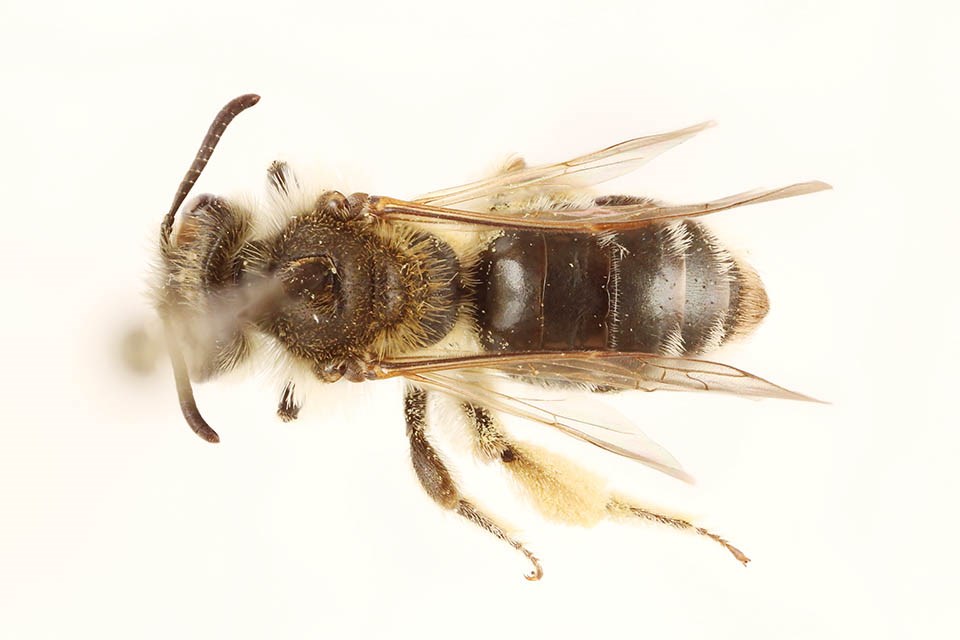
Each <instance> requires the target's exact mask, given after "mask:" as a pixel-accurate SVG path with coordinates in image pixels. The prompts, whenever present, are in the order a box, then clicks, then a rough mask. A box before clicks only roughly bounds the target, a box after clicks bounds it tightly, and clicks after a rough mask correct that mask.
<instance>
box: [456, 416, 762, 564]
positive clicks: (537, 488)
mask: <svg viewBox="0 0 960 640" xmlns="http://www.w3.org/2000/svg"><path fill="white" fill-rule="evenodd" d="M461 408H462V409H463V411H464V413H465V414H466V416H467V418H468V420H470V422H471V423H472V425H473V430H472V431H473V435H474V443H473V444H474V454H475V455H476V456H477V457H478V458H480V459H481V460H483V461H485V462H492V461H494V460H500V461H501V462H502V463H503V466H504V468H505V469H506V470H507V472H509V473H510V474H511V475H512V476H513V478H514V480H516V481H517V484H518V485H519V486H520V487H521V488H522V489H523V490H524V492H525V493H526V495H527V497H528V498H530V501H531V502H532V503H533V506H534V507H536V509H537V511H539V512H540V514H541V515H542V516H543V517H545V518H548V519H550V520H555V521H558V522H563V523H566V524H576V525H581V526H585V527H589V526H593V525H595V524H596V523H598V522H599V521H600V520H602V519H604V518H607V517H613V518H641V519H643V520H648V521H652V522H657V523H659V524H665V525H667V526H670V527H673V528H675V529H682V530H686V531H690V532H692V533H696V534H699V535H702V536H706V537H707V538H710V539H711V540H713V541H715V542H717V543H718V544H720V545H721V546H723V548H724V549H726V550H727V551H729V552H730V553H731V554H733V557H734V558H736V559H737V560H739V561H740V562H742V563H743V564H747V563H748V562H750V559H749V558H748V557H747V556H746V555H744V554H743V552H741V551H740V550H739V549H737V548H736V547H735V546H733V545H732V544H730V543H729V542H727V541H726V540H725V539H723V538H722V537H720V536H718V535H717V534H715V533H712V532H711V531H708V530H707V529H704V528H703V527H698V526H697V525H695V524H693V523H691V522H689V521H687V520H684V519H682V518H677V517H675V516H669V515H665V514H662V513H658V512H656V511H653V510H651V509H649V508H647V507H641V506H638V505H636V504H634V503H632V502H630V501H629V500H628V499H626V498H621V497H619V496H615V495H613V494H612V493H611V492H610V489H609V488H608V486H607V483H606V481H605V480H604V479H603V478H602V477H600V476H599V475H597V474H594V473H592V472H590V471H588V470H586V469H584V468H582V467H580V466H579V465H576V464H575V463H573V462H572V461H570V460H568V459H567V458H565V457H563V456H560V455H558V454H556V453H553V452H552V451H547V450H544V449H541V448H540V447H535V446H533V445H530V444H527V443H518V442H514V441H512V440H511V439H509V438H508V437H507V435H506V434H505V433H504V432H503V429H502V427H501V426H500V425H499V424H498V422H497V420H496V418H495V416H494V415H493V414H492V413H491V412H490V410H488V409H486V408H485V407H479V406H476V405H472V404H468V403H465V404H463V405H461Z"/></svg>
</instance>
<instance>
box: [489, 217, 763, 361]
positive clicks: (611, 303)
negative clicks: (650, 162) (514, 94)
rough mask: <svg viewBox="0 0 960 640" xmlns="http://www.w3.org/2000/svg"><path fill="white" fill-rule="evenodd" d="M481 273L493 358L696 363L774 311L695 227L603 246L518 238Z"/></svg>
mask: <svg viewBox="0 0 960 640" xmlns="http://www.w3.org/2000/svg"><path fill="white" fill-rule="evenodd" d="M477 268H478V270H479V271H478V274H477V275H478V281H479V283H480V284H479V286H478V288H477V299H476V313H477V324H478V327H479V329H480V338H481V342H482V343H483V345H484V347H485V348H486V349H488V350H491V351H526V350H538V351H539V350H557V351H569V350H598V349H599V350H618V351H640V352H645V353H660V354H664V355H696V354H700V353H705V352H708V351H711V350H713V349H715V348H717V347H719V346H720V345H721V344H723V342H725V341H726V340H727V339H729V338H730V337H732V336H734V335H739V334H743V333H747V332H749V331H750V330H751V329H752V328H753V327H754V326H755V325H756V324H757V323H759V322H760V320H761V319H762V318H763V316H764V315H765V313H766V309H767V301H766V294H765V293H764V291H763V286H762V284H761V283H760V280H759V278H758V277H757V276H756V274H755V273H754V272H753V271H752V270H751V269H750V268H749V267H747V266H746V265H744V264H742V263H741V262H739V261H737V260H736V259H734V258H733V257H732V256H731V255H730V254H729V253H728V252H727V251H726V250H724V249H723V248H722V247H721V246H720V245H719V243H718V242H717V241H716V239H715V238H714V237H713V236H712V234H710V232H709V231H707V230H706V228H704V227H703V226H702V225H700V224H698V223H696V222H692V221H683V222H677V223H664V224H651V225H649V226H646V227H643V228H640V229H635V230H631V231H629V232H624V233H619V234H608V235H602V236H596V235H591V234H574V233H555V232H547V233H545V232H533V231H514V232H510V233H506V234H504V235H503V236H501V237H499V238H497V239H496V240H495V241H493V243H491V244H490V245H489V246H488V247H487V249H486V250H485V251H484V252H483V254H482V255H481V257H480V260H479V263H478V265H477Z"/></svg>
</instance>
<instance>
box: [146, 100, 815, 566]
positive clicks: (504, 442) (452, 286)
mask: <svg viewBox="0 0 960 640" xmlns="http://www.w3.org/2000/svg"><path fill="white" fill-rule="evenodd" d="M258 100H259V97H258V96H255V95H244V96H240V97H239V98H236V99H235V100H232V101H231V102H230V103H229V104H227V105H226V106H225V107H224V108H223V110H221V112H220V113H219V114H218V115H217V117H216V119H215V120H214V122H213V124H212V125H211V127H210V130H209V132H208V133H207V136H206V137H205V138H204V140H203V143H202V144H201V146H200V150H199V152H198V153H197V156H196V159H195V160H194V162H193V165H192V166H191V167H190V169H189V171H188V172H187V174H186V176H185V177H184V179H183V182H182V183H181V185H180V188H179V189H178V191H177V193H176V196H175V197H174V201H173V205H172V206H171V207H170V211H169V213H167V215H166V217H165V218H164V219H163V222H162V224H161V233H160V252H161V256H162V270H163V277H162V280H161V283H160V286H159V287H158V290H157V307H158V311H159V314H160V316H161V318H162V320H163V324H164V328H165V332H166V335H167V345H168V349H169V352H170V358H171V361H172V363H173V371H174V376H175V379H176V387H177V393H178V395H179V399H180V406H181V409H182V410H183V415H184V417H185V418H186V420H187V423H188V424H189V425H190V427H191V428H192V429H193V430H194V431H195V432H196V433H197V434H198V435H199V436H200V437H201V438H203V439H204V440H207V441H208V442H217V441H219V437H218V435H217V433H216V432H215V431H214V430H213V429H212V428H210V426H209V425H208V424H207V423H206V421H205V420H204V419H203V417H202V416H201V414H200V412H199V410H198V409H197V405H196V403H195V401H194V397H193V390H192V386H191V383H192V382H200V381H204V380H208V379H211V378H214V377H216V376H218V375H220V374H223V373H225V372H228V371H230V370H231V369H233V368H235V367H236V366H237V365H238V364H240V363H242V362H244V361H247V360H249V359H250V358H251V357H252V356H253V355H254V354H255V353H258V352H260V353H267V354H270V356H269V357H270V359H271V360H279V361H280V364H281V365H282V370H283V371H285V372H289V373H288V374H285V376H284V377H285V379H284V380H281V381H280V384H281V385H282V391H280V392H279V403H278V408H277V413H278V415H279V417H280V418H282V419H283V420H293V419H295V418H296V417H297V414H298V411H299V409H300V406H301V402H302V397H301V395H300V394H301V393H302V391H301V390H300V388H301V387H302V386H303V380H304V379H305V378H308V379H313V380H319V381H321V382H324V383H332V382H336V381H338V380H340V379H341V378H343V379H346V380H349V381H352V382H363V381H369V380H380V379H386V378H394V377H402V378H404V379H405V381H406V382H405V395H404V402H403V414H404V418H405V420H406V429H407V436H408V437H409V440H410V449H411V458H412V462H413V467H414V470H415V472H416V475H417V477H418V478H419V480H420V483H421V484H422V485H423V488H424V490H425V491H426V492H427V494H428V495H429V496H430V497H431V498H433V500H434V501H435V502H437V504H439V505H440V506H441V507H443V508H445V509H449V510H451V511H454V512H456V513H458V514H460V515H461V516H463V517H465V518H467V519H468V520H470V521H471V522H473V523H474V524H476V525H478V526H479V527H481V528H482V529H485V530H486V531H488V532H490V533H492V534H493V535H494V536H496V537H497V538H500V539H501V540H503V541H504V542H506V543H507V544H509V545H511V546H512V547H514V548H515V549H517V550H518V551H520V552H521V553H523V554H524V555H525V556H526V557H527V558H528V559H529V560H530V562H531V563H532V564H533V570H532V572H531V573H530V574H528V575H527V577H528V578H529V579H531V580H536V579H538V578H540V576H541V575H542V571H541V567H540V563H539V561H538V560H537V558H536V557H535V556H534V555H533V554H532V553H531V552H530V551H529V550H528V549H527V547H526V546H525V545H524V544H523V543H522V542H521V541H520V540H518V539H517V538H516V537H515V535H514V534H513V533H512V532H511V530H510V528H509V527H508V526H507V525H505V524H504V523H502V522H501V521H500V520H499V519H498V517H497V516H496V515H495V513H494V512H493V511H492V510H490V509H489V508H488V507H486V506H484V505H481V504H480V503H479V502H478V501H476V500H475V499H473V498H468V497H467V496H468V494H467V492H466V491H465V489H464V488H462V487H461V486H459V484H458V483H457V481H456V480H455V479H454V477H455V475H454V473H452V471H451V469H452V468H451V466H449V463H448V462H447V461H446V460H445V459H444V457H443V456H442V455H441V454H440V452H439V451H438V450H437V449H436V448H435V447H434V445H433V444H432V443H431V439H430V437H429V435H428V433H429V429H430V426H431V425H432V424H433V423H432V420H434V419H435V417H436V416H431V413H432V412H431V411H430V410H429V407H430V406H431V405H432V403H430V402H428V399H429V398H430V396H431V395H432V394H443V395H446V396H448V397H451V398H453V399H455V401H456V404H457V406H458V407H459V410H460V411H462V414H463V418H464V419H465V420H466V423H467V424H468V425H470V432H471V438H472V447H473V453H474V455H476V456H477V457H478V458H479V459H481V460H483V461H485V462H489V463H491V464H499V465H502V467H503V468H504V469H506V471H507V472H508V474H509V475H510V476H512V478H513V479H515V481H516V482H515V484H516V486H517V487H518V489H519V490H520V491H522V492H523V493H525V494H526V495H527V496H528V497H529V498H530V502H531V503H532V504H533V505H534V506H535V507H536V508H537V510H538V511H540V512H541V513H542V514H543V515H544V516H545V517H547V518H549V519H553V520H558V521H562V522H568V523H574V524H579V525H587V526H589V525H592V524H595V523H596V522H598V521H600V520H601V519H604V518H617V519H619V518H624V519H629V518H634V519H637V518H639V519H642V520H648V521H653V522H657V523H660V524H664V525H668V526H671V527H675V528H678V529H687V530H690V531H692V532H694V533H697V534H700V535H702V536H704V537H706V538H710V539H712V540H713V541H715V542H716V543H719V544H720V545H721V546H723V547H724V548H726V549H727V551H729V552H730V553H731V554H732V555H733V556H734V557H735V558H736V559H737V560H739V561H741V562H743V563H744V564H746V563H747V562H748V561H749V560H748V558H747V557H746V556H745V555H744V554H743V553H741V552H740V551H739V550H738V549H736V548H735V547H734V546H732V545H731V544H729V543H728V542H727V541H726V540H724V539H723V538H721V537H720V536H718V535H716V534H714V533H712V532H710V531H708V530H706V529H704V528H701V527H698V526H696V525H694V524H692V523H690V522H688V521H686V520H684V519H681V518H676V517H673V516H670V515H666V514H663V513H659V512H657V511H656V510H654V509H651V508H649V507H646V506H644V505H642V504H638V503H637V502H635V501H634V500H632V499H630V498H627V497H623V496H620V495H617V494H615V493H613V492H612V491H611V490H610V489H609V488H608V487H607V484H606V482H605V481H604V479H603V478H602V477H599V476H598V475H596V474H594V473H593V472H591V471H588V470H586V469H584V468H581V466H580V465H578V464H577V463H575V462H574V461H572V460H569V459H567V458H566V457H565V456H561V455H559V454H557V453H555V452H552V451H548V450H546V449H545V448H543V447H541V446H535V445H533V444H530V443H527V442H522V441H518V440H517V439H514V438H513V437H512V436H511V434H510V433H509V431H507V430H506V429H505V428H504V426H503V423H502V421H501V419H502V417H503V416H504V415H511V416H515V417H519V418H522V419H525V420H529V421H533V422H535V423H539V424H541V425H543V426H544V427H545V428H550V429H558V430H560V431H561V432H563V433H565V434H567V435H569V436H572V437H574V438H577V439H580V440H582V441H585V442H588V443H590V444H592V445H595V446H597V447H601V448H603V449H606V450H608V451H610V452H612V453H614V454H617V455H620V456H625V457H628V458H632V459H635V460H637V461H639V462H641V463H643V464H646V465H649V466H650V467H652V468H654V469H657V470H659V471H662V472H664V473H667V474H670V475H672V476H675V477H677V478H680V479H684V480H686V479H689V476H688V475H687V474H686V472H685V471H684V470H683V469H682V468H681V466H680V464H679V463H678V462H677V460H676V459H674V458H673V457H672V456H671V455H670V454H669V453H667V452H666V451H665V450H664V449H663V448H662V447H660V446H658V445H657V444H656V443H654V442H652V441H650V440H649V439H647V438H646V437H645V436H644V435H643V434H642V433H641V432H640V431H639V430H637V429H636V428H635V427H631V426H625V425H623V424H619V423H616V424H614V423H605V422H603V421H602V420H600V419H598V418H596V417H594V416H593V415H592V414H591V413H590V412H587V414H583V413H580V414H579V415H578V414H577V412H576V411H575V410H573V409H571V411H569V412H567V411H566V410H565V408H564V405H563V403H561V404H560V405H559V407H560V408H558V405H556V404H549V403H546V402H540V401H538V400H531V399H529V398H527V397H526V395H524V397H523V398H521V397H518V395H517V394H511V393H508V392H505V391H503V387H504V383H513V384H516V383H518V382H520V383H529V384H531V385H537V386H538V387H540V388H543V387H550V388H551V389H554V390H556V389H561V390H563V389H569V390H571V392H573V391H584V390H586V391H598V392H599V391H603V392H611V391H623V390H643V391H653V390H658V389H666V390H682V391H699V392H724V393H733V394H738V395H744V396H763V397H772V398H787V399H793V400H809V398H807V397H805V396H802V395H800V394H797V393H794V392H791V391H788V390H786V389H783V388H782V387H779V386H777V385H775V384H772V383H770V382H767V381H766V380H763V379H761V378H759V377H757V376H754V375H751V374H749V373H746V372H744V371H741V370H739V369H736V368H734V367H730V366H727V365H723V364H718V363H715V362H710V361H707V360H703V359H701V357H702V356H703V355H704V354H707V353H709V352H710V351H713V350H715V349H716V348H718V347H720V346H721V345H723V344H724V343H726V342H727V341H729V340H733V339H735V338H737V337H740V336H743V335H745V334H748V333H749V332H750V331H751V330H753V328H754V327H756V326H757V324H758V323H759V322H760V321H761V320H762V319H763V317H764V315H765V314H766V312H767V296H766V294H765V292H764V289H763V285H762V284H761V282H760V279H759V278H758V277H757V275H756V273H755V272H754V271H753V270H752V269H751V268H750V267H749V266H748V265H747V264H745V263H744V262H743V261H741V260H740V259H738V258H736V257H734V256H733V255H732V254H731V253H729V252H728V251H727V250H726V249H725V248H724V247H723V246H722V245H721V244H720V243H719V242H718V241H717V239H716V238H715V237H714V236H713V235H712V234H711V233H710V231H708V230H707V229H706V228H705V227H704V226H703V225H702V224H701V223H700V222H698V221H697V220H696V219H697V218H698V217H700V216H703V215H706V214H710V213H715V212H718V211H724V210H726V209H732V208H734V207H739V206H742V205H747V204H757V203H761V202H769V201H771V200H777V199H780V198H787V197H792V196H797V195H802V194H807V193H812V192H815V191H820V190H823V189H827V188H829V186H828V185H826V184H824V183H822V182H805V183H801V184H794V185H791V186H787V187H782V188H779V189H773V190H768V191H753V192H748V193H741V194H737V195H733V196H729V197H726V198H721V199H719V200H714V201H712V202H705V203H700V204H692V205H679V206H678V205H669V204H665V203H662V202H658V201H656V200H653V199H651V198H646V197H636V196H627V195H605V196H596V195H592V194H591V193H590V192H588V191H587V190H586V188H587V187H589V186H591V185H594V184H597V183H600V182H603V181H605V180H608V179H611V178H613V177H616V176H619V175H622V174H625V173H627V172H629V171H632V170H633V169H635V168H637V167H638V166H639V165H641V164H642V163H644V162H646V161H648V160H650V159H651V158H653V157H655V156H656V155H658V154H660V153H662V152H663V151H665V150H667V149H669V148H671V147H673V146H676V145H677V144H679V143H681V142H683V141H685V140H687V139H688V138H690V137H692V136H694V135H695V134H697V133H698V132H700V131H702V130H703V129H705V128H706V127H708V126H709V124H710V123H705V124H701V125H696V126H693V127H689V128H687V129H681V130H679V131H673V132H670V133H664V134H660V135H653V136H648V137H644V138H636V139H634V140H628V141H627V142H622V143H620V144H617V145H614V146H612V147H608V148H606V149H603V150H601V151H597V152H595V153H590V154H588V155H585V156H580V157H578V158H574V159H572V160H569V161H567V162H561V163H558V164H551V165H546V166H536V167H528V166H526V164H525V163H524V162H523V161H522V160H519V159H518V160H514V161H513V162H511V163H510V164H509V165H508V166H506V167H505V168H504V169H503V170H502V171H501V172H499V173H498V174H497V175H494V176H492V177H489V178H487V179H484V180H480V181H478V182H474V183H471V184H466V185H463V186H459V187H454V188H450V189H445V190H443V191H436V192H433V193H429V194H427V195H424V196H422V197H420V198H417V199H414V200H399V199H395V198H388V197H380V196H370V195H367V194H365V193H354V194H352V195H349V196H344V195H343V194H341V193H339V192H337V191H323V192H312V193H311V192H309V191H308V190H306V189H304V188H303V187H302V186H301V182H300V180H299V179H298V178H297V176H296V175H295V174H294V173H293V172H292V171H291V169H290V168H289V167H288V166H287V165H286V164H285V163H281V162H275V163H273V165H271V166H270V168H269V169H268V171H267V184H268V190H269V194H270V200H269V206H266V207H264V209H263V210H261V211H251V210H249V209H248V208H246V207H245V206H244V205H242V204H241V203H239V202H233V201H230V200H227V199H224V198H220V197H216V196H211V195H202V196H199V197H198V198H196V199H195V200H193V201H192V202H191V203H189V204H188V205H187V206H186V207H185V210H184V212H183V213H182V214H181V215H180V220H179V224H178V225H175V218H176V216H177V212H178V210H179V209H180V207H181V205H182V204H183V202H184V200H185V199H186V197H187V195H188V193H189V192H190V189H191V187H192V186H193V184H194V182H195V181H196V179H197V178H198V177H199V175H200V174H201V172H202V171H203V169H204V167H205V166H206V163H207V161H208V160H209V159H210V156H211V154H212V153H213V150H214V147H215V146H216V144H217V142H218V141H219V139H220V136H221V135H222V134H223V132H224V130H225V129H226V127H227V125H228V124H229V123H230V122H231V121H232V120H233V118H234V117H235V116H236V115H237V114H239V113H240V112H242V111H244V110H245V109H248V108H249V107H251V106H253V105H255V104H256V103H257V101H258ZM527 395H529V394H527Z"/></svg>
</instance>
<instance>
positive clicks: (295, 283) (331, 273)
mask: <svg viewBox="0 0 960 640" xmlns="http://www.w3.org/2000/svg"><path fill="white" fill-rule="evenodd" d="M288 274H289V275H287V277H286V278H284V283H283V286H284V289H285V290H286V293H287V295H289V296H290V297H291V298H296V299H298V300H300V301H302V302H304V303H305V304H307V305H308V306H310V307H313V308H314V309H316V310H317V311H319V312H323V313H333V312H335V311H336V309H337V300H338V299H339V297H340V278H339V276H338V274H337V266H336V264H334V262H333V260H332V259H331V258H330V256H327V255H319V256H310V257H308V258H300V259H298V260H296V261H294V262H293V263H292V264H291V265H290V268H289V271H288Z"/></svg>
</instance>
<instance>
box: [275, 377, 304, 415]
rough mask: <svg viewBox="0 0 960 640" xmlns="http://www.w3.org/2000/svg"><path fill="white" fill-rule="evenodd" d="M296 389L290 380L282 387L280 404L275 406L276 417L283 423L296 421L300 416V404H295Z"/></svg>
mask: <svg viewBox="0 0 960 640" xmlns="http://www.w3.org/2000/svg"><path fill="white" fill-rule="evenodd" d="M295 392H296V387H295V386H294V384H293V381H292V380H291V381H290V382H288V383H287V384H286V385H284V387H283V393H282V394H281V395H280V402H279V403H278V404H277V416H279V417H280V419H281V420H283V421H284V422H290V421H292V420H296V419H297V416H298V415H300V409H301V408H302V406H303V405H302V404H300V403H299V402H297V400H296V397H295Z"/></svg>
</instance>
